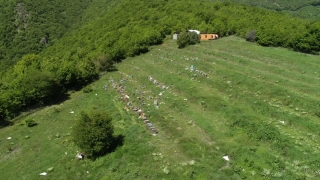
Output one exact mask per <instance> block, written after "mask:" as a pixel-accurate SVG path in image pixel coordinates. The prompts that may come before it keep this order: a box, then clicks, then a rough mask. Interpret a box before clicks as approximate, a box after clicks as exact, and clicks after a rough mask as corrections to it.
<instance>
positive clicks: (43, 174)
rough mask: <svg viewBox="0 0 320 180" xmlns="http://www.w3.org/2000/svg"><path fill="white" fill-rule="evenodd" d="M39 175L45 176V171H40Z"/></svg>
mask: <svg viewBox="0 0 320 180" xmlns="http://www.w3.org/2000/svg"><path fill="white" fill-rule="evenodd" d="M39 175H40V176H45V175H47V173H46V172H42V173H40V174H39Z"/></svg>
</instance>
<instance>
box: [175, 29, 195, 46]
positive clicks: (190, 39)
mask: <svg viewBox="0 0 320 180" xmlns="http://www.w3.org/2000/svg"><path fill="white" fill-rule="evenodd" d="M199 42H200V36H199V35H198V34H197V33H195V32H181V33H180V34H179V36H178V39H177V44H178V48H184V47H187V46H188V45H192V44H196V43H199Z"/></svg>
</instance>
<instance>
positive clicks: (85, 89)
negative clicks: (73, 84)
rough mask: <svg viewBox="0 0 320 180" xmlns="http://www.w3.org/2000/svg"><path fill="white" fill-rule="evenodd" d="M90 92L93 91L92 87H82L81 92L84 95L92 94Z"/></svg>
mask: <svg viewBox="0 0 320 180" xmlns="http://www.w3.org/2000/svg"><path fill="white" fill-rule="evenodd" d="M92 91H93V89H92V87H91V86H90V85H88V86H86V87H84V88H83V89H82V92H84V93H89V92H92Z"/></svg>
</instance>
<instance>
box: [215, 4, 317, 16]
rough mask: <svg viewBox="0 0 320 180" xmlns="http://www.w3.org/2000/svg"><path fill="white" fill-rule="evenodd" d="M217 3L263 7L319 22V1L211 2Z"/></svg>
mask: <svg viewBox="0 0 320 180" xmlns="http://www.w3.org/2000/svg"><path fill="white" fill-rule="evenodd" d="M211 1H219V2H233V3H239V4H246V5H250V6H256V7H263V8H265V9H269V10H274V11H281V12H285V13H289V14H291V15H294V16H296V17H300V18H306V19H310V20H319V12H320V9H319V1H317V0H294V1H289V0H287V1H284V0H270V1H265V0H255V1H252V0H211Z"/></svg>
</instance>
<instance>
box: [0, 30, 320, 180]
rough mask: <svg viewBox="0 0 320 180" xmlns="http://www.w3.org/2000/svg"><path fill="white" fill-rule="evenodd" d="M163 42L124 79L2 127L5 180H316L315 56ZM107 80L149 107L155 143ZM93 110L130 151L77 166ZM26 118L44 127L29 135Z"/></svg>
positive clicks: (121, 69)
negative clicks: (77, 133) (78, 130)
mask: <svg viewBox="0 0 320 180" xmlns="http://www.w3.org/2000/svg"><path fill="white" fill-rule="evenodd" d="M165 44H166V45H165V46H164V45H161V46H154V47H151V49H150V52H148V53H146V54H143V55H140V56H137V57H133V58H128V59H126V60H125V61H124V62H123V63H119V64H117V69H118V71H114V72H109V73H107V74H105V75H103V76H102V77H101V78H100V79H99V80H98V81H96V82H94V83H92V84H91V85H90V86H91V87H92V89H93V91H92V92H90V93H84V92H82V91H79V92H74V93H72V94H71V95H70V98H69V99H68V100H66V101H64V102H63V103H61V104H58V105H53V106H48V107H45V108H43V109H41V110H38V111H36V112H34V113H32V114H30V115H28V116H27V117H23V118H20V119H19V120H16V121H15V124H14V125H13V126H10V127H6V128H2V129H1V130H0V143H1V148H0V155H1V157H0V169H1V178H0V179H201V180H202V179H219V180H221V179H228V180H229V179H241V178H247V179H266V178H270V179H317V178H320V155H319V151H320V139H319V133H320V125H319V122H320V91H319V87H320V81H319V80H320V71H319V56H312V55H307V54H301V53H296V52H292V51H289V50H285V49H282V48H266V47H260V46H257V45H255V44H254V43H248V42H246V41H245V40H243V39H240V38H237V37H233V36H231V37H227V38H222V39H219V40H215V41H207V42H201V43H200V44H198V45H194V46H189V47H187V48H185V49H177V45H176V42H175V41H172V40H167V41H165ZM192 65H193V66H194V68H195V70H194V71H191V70H190V67H191V66H192ZM204 74H205V75H206V76H207V77H206V76H205V75H204ZM148 76H151V77H152V78H153V79H155V80H157V82H158V83H159V84H161V85H164V86H166V87H167V86H168V87H169V88H168V89H162V88H161V87H159V86H157V85H155V84H154V83H153V82H152V81H150V80H149V79H148ZM110 78H112V79H113V80H114V81H115V82H116V83H117V84H120V83H122V85H123V86H124V87H125V90H124V91H125V92H124V93H125V94H127V95H128V96H130V101H131V102H132V104H134V106H136V107H141V108H142V109H143V111H144V112H145V113H146V115H147V116H148V119H149V120H150V122H151V123H152V124H153V125H154V126H155V128H157V130H158V134H157V135H156V136H154V135H153V134H152V132H151V131H150V130H149V128H148V126H147V125H146V124H144V123H143V121H142V120H141V119H139V118H138V115H137V114H136V113H134V111H132V110H129V111H127V110H125V109H124V108H125V106H126V103H124V102H123V101H122V100H121V99H120V98H119V97H120V94H119V93H118V92H117V91H116V90H115V89H113V87H112V84H111V82H110ZM120 81H121V82H120ZM105 85H108V90H105V89H104V88H103V87H104V86H105ZM154 98H157V99H158V103H159V108H158V109H157V108H155V106H154ZM93 109H105V110H106V111H108V112H109V113H110V115H112V117H113V122H114V126H115V132H116V134H117V135H120V134H121V135H123V136H124V137H125V138H124V139H125V140H124V144H123V145H122V146H121V147H118V148H117V149H116V150H115V151H114V152H112V153H110V154H108V155H106V156H104V157H101V158H99V159H97V160H95V161H90V160H83V161H79V160H77V159H76V158H75V155H76V153H77V150H78V149H77V147H75V146H74V144H73V143H72V139H71V136H70V134H71V131H72V126H73V125H74V123H75V121H76V120H77V118H78V117H79V113H80V112H81V111H90V110H93ZM71 111H74V113H70V112H71ZM26 118H29V119H30V118H31V119H34V120H35V121H36V122H38V123H39V124H38V125H37V126H35V127H26V126H24V125H23V121H24V120H25V119H26ZM8 137H11V139H7V138H8ZM8 151H9V152H8ZM223 156H228V157H229V159H230V160H229V161H226V160H225V159H223ZM50 167H54V169H53V171H52V172H49V173H48V174H47V175H46V176H39V173H41V172H46V171H47V169H48V168H50Z"/></svg>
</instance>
